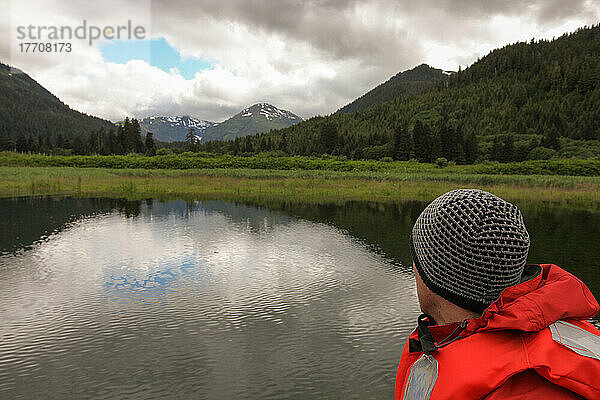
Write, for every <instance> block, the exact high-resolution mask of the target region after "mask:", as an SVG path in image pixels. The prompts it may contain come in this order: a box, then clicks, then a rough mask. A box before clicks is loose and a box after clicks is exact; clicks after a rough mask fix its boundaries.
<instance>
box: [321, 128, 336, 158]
mask: <svg viewBox="0 0 600 400" xmlns="http://www.w3.org/2000/svg"><path fill="white" fill-rule="evenodd" d="M337 138H338V132H337V127H336V126H335V125H334V124H332V123H330V122H329V123H324V124H323V125H321V149H322V150H321V153H322V154H323V153H327V154H331V153H333V150H334V149H335V147H336V144H337Z"/></svg>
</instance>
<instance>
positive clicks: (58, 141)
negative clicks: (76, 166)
mask: <svg viewBox="0 0 600 400" xmlns="http://www.w3.org/2000/svg"><path fill="white" fill-rule="evenodd" d="M54 147H57V148H59V149H64V148H65V138H64V137H63V135H62V133H60V132H59V133H58V135H56V142H55V146H54Z"/></svg>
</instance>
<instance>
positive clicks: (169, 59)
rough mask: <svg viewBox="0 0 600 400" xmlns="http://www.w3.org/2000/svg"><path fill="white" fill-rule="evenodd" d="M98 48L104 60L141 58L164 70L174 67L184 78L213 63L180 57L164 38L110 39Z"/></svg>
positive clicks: (126, 60) (122, 61)
mask: <svg viewBox="0 0 600 400" xmlns="http://www.w3.org/2000/svg"><path fill="white" fill-rule="evenodd" d="M99 50H100V52H101V53H102V57H103V58H104V60H105V61H108V62H114V63H118V64H125V63H127V62H128V61H130V60H143V61H146V62H147V63H148V64H150V65H152V66H155V67H157V68H160V69H162V70H163V71H166V72H170V71H171V70H172V69H173V68H175V69H176V70H177V71H178V72H179V74H180V75H181V76H183V77H184V78H185V79H192V78H193V77H194V75H195V74H196V72H200V71H203V70H207V69H212V68H214V64H213V63H211V62H209V61H207V60H204V59H202V58H195V57H182V56H181V54H180V53H179V51H178V50H177V49H176V48H174V47H173V46H171V45H170V44H169V42H167V40H166V39H165V38H158V39H146V40H112V41H108V42H103V43H101V44H100V45H99Z"/></svg>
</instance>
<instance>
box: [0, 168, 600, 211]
mask: <svg viewBox="0 0 600 400" xmlns="http://www.w3.org/2000/svg"><path fill="white" fill-rule="evenodd" d="M466 187H471V188H480V189H484V190H488V191H490V192H492V193H495V194H497V195H499V196H501V197H503V198H505V199H507V200H509V201H513V202H515V203H517V204H522V203H543V204H548V205H551V206H562V207H569V208H578V209H586V210H590V211H600V177H572V176H548V175H527V176H522V175H486V174H467V173H456V172H441V171H439V170H437V171H435V170H434V171H423V172H400V171H383V172H376V171H353V172H340V171H315V170H285V171H282V170H255V169H186V170H170V169H160V170H148V169H106V168H73V167H0V197H16V196H39V195H61V196H74V197H111V198H127V199H145V198H157V199H161V200H169V199H175V198H182V199H197V200H203V199H217V198H218V199H224V200H240V201H241V200H243V201H262V200H276V201H297V202H306V203H324V202H337V203H343V202H345V201H349V200H359V201H378V202H395V201H405V200H422V201H429V200H432V199H434V198H435V197H436V196H438V195H440V194H442V193H444V192H446V191H448V190H452V189H456V188H466Z"/></svg>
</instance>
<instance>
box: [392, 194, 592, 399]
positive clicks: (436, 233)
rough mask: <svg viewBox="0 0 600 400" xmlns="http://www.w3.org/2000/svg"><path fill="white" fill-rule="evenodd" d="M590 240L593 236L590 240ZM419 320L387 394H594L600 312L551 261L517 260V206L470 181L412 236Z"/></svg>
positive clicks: (520, 234) (432, 209) (521, 254)
mask: <svg viewBox="0 0 600 400" xmlns="http://www.w3.org/2000/svg"><path fill="white" fill-rule="evenodd" d="M590 240H597V238H590ZM410 247H411V252H412V257H413V263H414V264H413V269H414V272H415V278H416V284H417V295H418V298H419V303H420V305H421V310H422V311H423V312H424V313H425V314H423V315H421V316H420V317H419V321H418V327H417V329H416V331H415V332H413V333H412V334H411V335H410V337H409V339H408V342H407V344H406V345H405V347H404V351H403V353H402V357H401V359H400V365H399V367H398V372H397V375H396V399H487V400H493V399H543V400H552V399H582V398H588V399H600V332H599V331H598V330H597V329H596V328H594V326H593V325H591V324H590V323H589V322H587V321H585V320H586V319H589V318H591V317H593V316H594V315H596V314H597V313H598V312H600V307H599V306H598V302H597V301H596V300H595V299H594V296H593V295H592V293H591V292H590V290H589V289H588V288H587V287H586V286H585V285H584V284H583V282H581V281H580V280H579V279H577V278H576V277H575V276H573V275H571V274H570V273H568V272H566V271H564V270H562V269H561V268H559V267H558V266H556V265H551V264H543V265H526V264H525V262H526V259H527V253H528V252H529V234H528V233H527V230H526V228H525V224H524V223H523V217H522V216H521V213H520V211H519V209H518V208H517V207H515V206H514V205H512V204H510V203H508V202H506V201H504V200H502V199H501V198H499V197H497V196H494V195H493V194H491V193H488V192H484V191H481V190H474V189H460V190H454V191H451V192H448V193H446V194H444V195H442V196H440V197H438V198H437V199H435V200H434V201H433V202H432V203H431V204H429V206H427V208H425V210H424V211H423V213H422V214H421V215H420V216H419V218H418V219H417V221H416V223H415V225H414V227H413V230H412V234H411V240H410Z"/></svg>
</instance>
